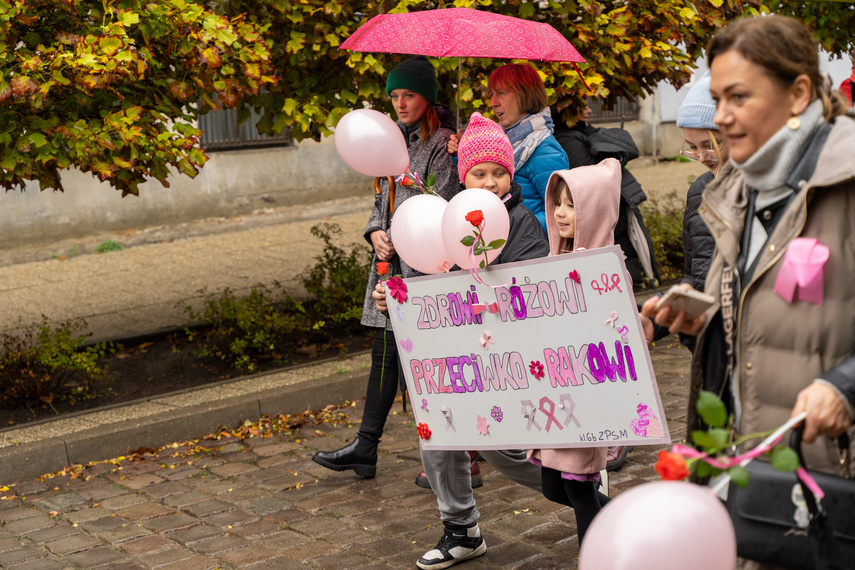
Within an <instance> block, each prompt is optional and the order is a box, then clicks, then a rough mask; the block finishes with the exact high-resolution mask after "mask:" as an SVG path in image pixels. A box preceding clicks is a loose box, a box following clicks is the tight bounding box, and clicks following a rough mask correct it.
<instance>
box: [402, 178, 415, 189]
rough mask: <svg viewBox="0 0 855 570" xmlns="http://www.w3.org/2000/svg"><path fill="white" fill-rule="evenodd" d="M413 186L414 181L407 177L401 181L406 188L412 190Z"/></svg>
mask: <svg viewBox="0 0 855 570" xmlns="http://www.w3.org/2000/svg"><path fill="white" fill-rule="evenodd" d="M413 185H414V184H413V181H412V180H410V179H409V178H407V177H406V176H405V177H404V179H403V180H401V186H404V187H405V188H412V187H413Z"/></svg>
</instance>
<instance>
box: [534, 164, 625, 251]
mask: <svg viewBox="0 0 855 570" xmlns="http://www.w3.org/2000/svg"><path fill="white" fill-rule="evenodd" d="M561 179H563V180H564V182H566V183H567V187H568V188H569V189H570V195H571V196H572V198H573V206H574V207H575V209H576V238H575V240H574V243H573V250H574V251H575V250H578V249H595V248H598V247H605V246H607V245H613V244H614V242H615V241H614V231H615V225H617V220H618V214H619V213H620V184H621V167H620V162H618V161H617V160H616V159H614V158H607V159H605V160H604V161H602V162H601V163H599V164H595V165H592V166H579V167H577V168H573V169H570V170H556V171H555V172H553V173H552V176H550V177H549V182H548V183H547V184H546V202H545V212H546V234H547V236H548V238H549V255H558V254H560V253H562V252H566V250H567V248H568V246H567V240H566V239H563V238H562V237H561V236H560V235H559V234H558V224H556V223H555V204H554V203H553V201H552V199H551V198H550V196H551V194H552V191H553V188H555V186H557V185H558V182H559V180H561Z"/></svg>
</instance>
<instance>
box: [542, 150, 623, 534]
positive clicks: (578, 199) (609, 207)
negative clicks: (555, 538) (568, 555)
mask: <svg viewBox="0 0 855 570" xmlns="http://www.w3.org/2000/svg"><path fill="white" fill-rule="evenodd" d="M620 184H621V168H620V162H618V161H617V160H615V159H614V158H607V159H605V160H604V161H602V162H601V163H599V164H596V165H593V166H580V167H578V168H573V169H572V170H558V171H556V172H553V173H552V176H551V177H550V178H549V182H548V183H547V185H546V199H545V212H546V233H547V237H548V239H549V255H550V256H553V255H560V254H562V253H570V252H572V251H579V250H582V249H595V248H598V247H605V246H608V245H613V244H614V229H615V224H617V220H618V215H619V213H620ZM606 449H607V448H605V447H583V448H576V449H531V450H529V451H528V459H529V461H530V462H532V463H534V464H535V465H540V466H541V478H542V483H543V495H544V496H545V497H546V498H547V499H549V500H550V501H554V502H556V503H560V504H563V505H567V504H570V505H572V506H573V509H574V510H575V512H576V526H577V529H578V533H579V544H581V543H582V540H583V538H584V536H585V532H586V531H587V530H588V527H589V526H590V524H591V521H592V520H593V519H594V516H596V514H597V513H598V512H600V509H601V508H602V507H603V506H604V505H605V504H606V503H607V502H608V500H609V498H608V497H607V496H606V495H604V494H602V493H601V492H599V491H598V490H597V481H599V480H600V471H602V470H604V469H605V468H606Z"/></svg>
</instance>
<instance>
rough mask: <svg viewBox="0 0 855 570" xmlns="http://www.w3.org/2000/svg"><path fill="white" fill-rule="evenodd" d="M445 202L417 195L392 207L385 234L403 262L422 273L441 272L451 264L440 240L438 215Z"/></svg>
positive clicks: (436, 198)
mask: <svg viewBox="0 0 855 570" xmlns="http://www.w3.org/2000/svg"><path fill="white" fill-rule="evenodd" d="M446 206H448V202H446V201H445V200H443V199H442V198H440V197H439V196H434V195H432V194H419V195H417V196H413V197H411V198H408V199H407V200H406V201H404V203H403V204H401V205H400V206H398V209H397V210H395V215H394V216H393V217H392V227H391V228H390V230H389V237H390V238H391V240H392V245H394V246H395V251H397V252H398V255H399V256H401V259H403V260H404V262H406V264H407V265H409V266H410V267H412V268H413V269H415V270H416V271H420V272H422V273H430V274H433V273H442V272H443V271H446V270H448V269H449V268H450V267H451V266H452V265H453V263H451V257H450V256H449V255H448V252H447V251H446V249H445V246H444V245H443V243H442V215H443V213H444V212H445V208H446Z"/></svg>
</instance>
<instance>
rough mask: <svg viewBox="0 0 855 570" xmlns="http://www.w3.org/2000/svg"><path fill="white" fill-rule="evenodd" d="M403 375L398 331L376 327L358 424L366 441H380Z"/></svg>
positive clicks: (360, 433) (360, 434)
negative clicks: (363, 408)
mask: <svg viewBox="0 0 855 570" xmlns="http://www.w3.org/2000/svg"><path fill="white" fill-rule="evenodd" d="M400 378H403V371H402V370H401V364H400V362H399V360H398V343H397V342H395V334H394V333H393V332H392V331H391V330H386V329H385V328H376V329H374V341H373V343H372V345H371V370H370V372H369V373H368V388H367V390H366V392H365V411H364V412H363V413H362V425H361V426H360V427H359V438H360V439H361V440H363V441H365V442H366V443H369V444H372V445H373V446H376V445H377V444H378V443H380V437H381V436H382V435H383V428H384V427H385V425H386V418H387V417H388V416H389V410H391V409H392V404H393V403H394V401H395V395H396V394H397V392H398V382H399V379H400Z"/></svg>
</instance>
